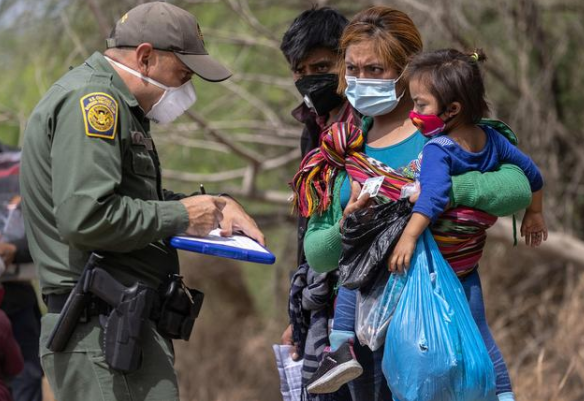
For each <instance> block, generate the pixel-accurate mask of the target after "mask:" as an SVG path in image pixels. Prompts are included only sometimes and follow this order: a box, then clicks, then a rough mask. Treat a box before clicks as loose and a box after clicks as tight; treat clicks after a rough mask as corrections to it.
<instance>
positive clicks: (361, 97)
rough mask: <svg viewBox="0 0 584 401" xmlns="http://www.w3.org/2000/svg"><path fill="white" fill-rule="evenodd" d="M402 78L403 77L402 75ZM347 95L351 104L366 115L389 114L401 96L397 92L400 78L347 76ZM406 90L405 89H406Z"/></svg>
mask: <svg viewBox="0 0 584 401" xmlns="http://www.w3.org/2000/svg"><path fill="white" fill-rule="evenodd" d="M400 78H401V77H400ZM345 79H346V80H347V89H345V95H346V96H347V99H348V100H349V102H350V103H351V105H352V106H353V107H354V108H355V109H356V110H357V111H358V112H359V113H361V114H363V115H364V116H369V117H375V116H382V115H384V114H388V113H389V112H391V111H392V110H393V109H395V108H396V106H397V105H398V103H399V101H400V99H401V98H402V97H403V95H404V93H402V94H401V95H400V96H399V97H398V96H397V94H396V92H395V84H396V82H397V81H399V78H398V79H369V78H357V77H353V76H349V75H347V76H345ZM404 92H405V91H404Z"/></svg>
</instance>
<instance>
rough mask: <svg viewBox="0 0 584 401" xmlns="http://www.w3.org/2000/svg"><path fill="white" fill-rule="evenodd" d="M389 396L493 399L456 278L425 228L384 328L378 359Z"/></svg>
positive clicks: (401, 400) (481, 348)
mask: <svg viewBox="0 0 584 401" xmlns="http://www.w3.org/2000/svg"><path fill="white" fill-rule="evenodd" d="M382 368H383V374H384V375H385V378H386V379H387V382H388V384H389V388H390V390H391V392H392V394H393V399H394V401H496V400H497V396H496V395H495V371H494V368H493V363H492V362H491V359H490V358H489V354H488V352H487V349H486V347H485V344H484V341H483V339H482V337H481V335H480V333H479V330H478V328H477V326H476V323H475V322H474V320H473V317H472V315H471V312H470V308H469V306H468V301H467V299H466V297H465V294H464V290H463V288H462V285H461V284H460V281H459V280H458V278H457V277H456V275H455V274H454V272H453V271H452V269H451V268H450V266H449V265H448V262H446V261H445V260H444V258H443V257H442V255H441V254H440V251H439V250H438V246H437V245H436V242H435V241H434V238H433V237H432V234H431V233H430V232H429V230H426V231H425V232H424V233H423V234H422V235H421V236H420V238H419V239H418V242H417V244H416V251H415V253H414V257H413V258H412V263H411V267H410V270H409V271H408V280H407V283H406V285H405V288H404V291H403V293H402V296H401V299H400V301H399V304H398V306H397V308H396V311H395V314H394V316H393V320H392V321H391V323H390V325H389V328H388V330H387V337H386V340H385V348H384V354H383V362H382Z"/></svg>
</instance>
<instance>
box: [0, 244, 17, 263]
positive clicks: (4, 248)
mask: <svg viewBox="0 0 584 401" xmlns="http://www.w3.org/2000/svg"><path fill="white" fill-rule="evenodd" d="M15 256H16V246H15V245H14V244H9V243H7V242H0V257H1V258H2V260H3V261H4V264H5V265H6V266H8V265H10V264H12V262H14V257H15Z"/></svg>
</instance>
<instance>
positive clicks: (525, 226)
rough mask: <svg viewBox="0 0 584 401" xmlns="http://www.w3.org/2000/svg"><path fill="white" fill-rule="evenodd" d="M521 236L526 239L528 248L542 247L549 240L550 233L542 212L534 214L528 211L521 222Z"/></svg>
mask: <svg viewBox="0 0 584 401" xmlns="http://www.w3.org/2000/svg"><path fill="white" fill-rule="evenodd" d="M521 236H522V237H525V244H526V245H527V246H532V247H536V246H540V245H541V243H542V241H545V240H547V237H548V231H547V226H546V224H545V219H544V217H543V213H542V212H534V211H530V210H529V209H527V211H526V212H525V216H523V221H522V222H521Z"/></svg>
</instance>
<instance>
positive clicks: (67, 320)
mask: <svg viewBox="0 0 584 401" xmlns="http://www.w3.org/2000/svg"><path fill="white" fill-rule="evenodd" d="M101 259H102V257H101V256H99V255H97V254H95V253H92V254H91V255H90V257H89V259H88V260H87V263H86V264H85V267H84V269H83V272H82V273H81V277H80V278H79V280H78V281H77V284H75V287H73V290H72V291H71V293H70V294H69V297H68V298H67V301H66V302H65V305H64V306H63V309H62V310H61V313H60V314H59V320H57V324H56V325H55V327H53V331H52V332H51V334H50V335H49V339H48V341H47V344H46V347H47V348H48V349H49V350H51V351H53V352H61V351H63V350H64V349H65V347H66V346H67V343H68V342H69V340H70V339H71V335H72V334H73V331H74V330H75V327H77V323H78V322H79V320H80V319H81V317H82V315H83V313H84V312H85V311H86V306H87V303H88V302H89V299H90V297H91V294H89V293H87V292H86V291H85V289H84V286H85V280H86V279H87V277H88V275H89V274H90V273H91V271H92V270H93V269H94V268H95V267H96V266H97V264H98V262H99V260H101Z"/></svg>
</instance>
